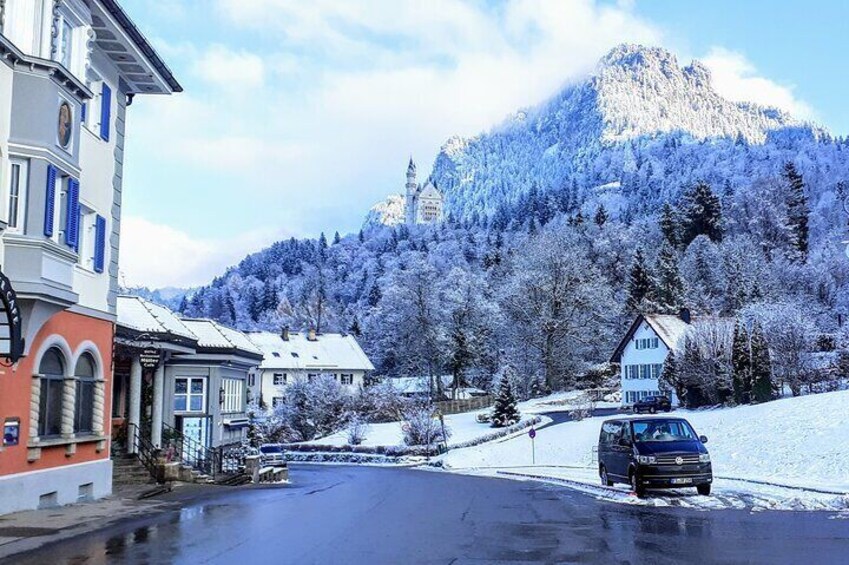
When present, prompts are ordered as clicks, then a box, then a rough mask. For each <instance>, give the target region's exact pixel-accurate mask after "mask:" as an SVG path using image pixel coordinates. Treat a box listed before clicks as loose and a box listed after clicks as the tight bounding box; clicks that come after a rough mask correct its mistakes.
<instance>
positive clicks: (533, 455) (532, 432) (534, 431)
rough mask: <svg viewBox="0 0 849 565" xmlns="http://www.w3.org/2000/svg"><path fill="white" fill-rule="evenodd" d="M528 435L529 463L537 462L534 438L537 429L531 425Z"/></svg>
mask: <svg viewBox="0 0 849 565" xmlns="http://www.w3.org/2000/svg"><path fill="white" fill-rule="evenodd" d="M528 436H529V437H530V438H531V464H532V465H536V464H537V447H536V442H535V441H534V438H535V437H537V429H536V428H535V427H533V426H531V431H529V432H528Z"/></svg>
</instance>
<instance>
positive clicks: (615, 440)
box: [598, 422, 622, 477]
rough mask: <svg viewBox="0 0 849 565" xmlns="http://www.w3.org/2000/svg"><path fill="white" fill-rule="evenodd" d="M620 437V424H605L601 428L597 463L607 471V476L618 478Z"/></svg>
mask: <svg viewBox="0 0 849 565" xmlns="http://www.w3.org/2000/svg"><path fill="white" fill-rule="evenodd" d="M621 436H622V422H605V423H604V424H602V428H601V441H600V442H599V448H598V460H599V463H601V464H602V465H604V467H605V468H606V469H607V474H608V475H610V476H616V477H618V476H619V475H620V474H621V473H620V472H619V470H618V468H619V451H618V448H619V445H618V444H619V438H620V437H621Z"/></svg>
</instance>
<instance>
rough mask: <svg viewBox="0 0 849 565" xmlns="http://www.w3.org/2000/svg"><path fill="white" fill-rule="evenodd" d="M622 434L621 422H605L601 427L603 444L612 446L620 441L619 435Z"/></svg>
mask: <svg viewBox="0 0 849 565" xmlns="http://www.w3.org/2000/svg"><path fill="white" fill-rule="evenodd" d="M621 433H622V423H621V422H605V423H604V424H602V425H601V437H600V440H601V443H603V444H605V445H610V444H613V443H616V442H617V441H619V435H620V434H621Z"/></svg>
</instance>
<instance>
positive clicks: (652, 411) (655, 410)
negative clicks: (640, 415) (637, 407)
mask: <svg viewBox="0 0 849 565" xmlns="http://www.w3.org/2000/svg"><path fill="white" fill-rule="evenodd" d="M655 412H657V408H655V407H654V406H652V407H651V408H649V413H650V414H654V413H655Z"/></svg>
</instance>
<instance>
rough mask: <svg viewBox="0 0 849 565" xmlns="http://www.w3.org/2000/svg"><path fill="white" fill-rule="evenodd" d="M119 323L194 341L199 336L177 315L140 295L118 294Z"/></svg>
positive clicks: (133, 328)
mask: <svg viewBox="0 0 849 565" xmlns="http://www.w3.org/2000/svg"><path fill="white" fill-rule="evenodd" d="M117 309H118V325H119V326H122V327H124V328H127V329H130V330H135V331H139V332H144V333H150V334H171V335H175V336H179V337H184V338H187V339H190V340H192V341H194V340H197V336H196V335H195V334H194V332H192V330H190V329H189V328H188V327H187V326H186V324H184V323H183V322H182V321H181V320H180V318H179V317H177V315H176V314H175V313H174V312H172V311H171V310H169V309H168V308H165V307H164V306H160V305H159V304H154V303H153V302H150V301H149V300H145V299H144V298H141V297H139V296H124V295H122V296H118V307H117Z"/></svg>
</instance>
